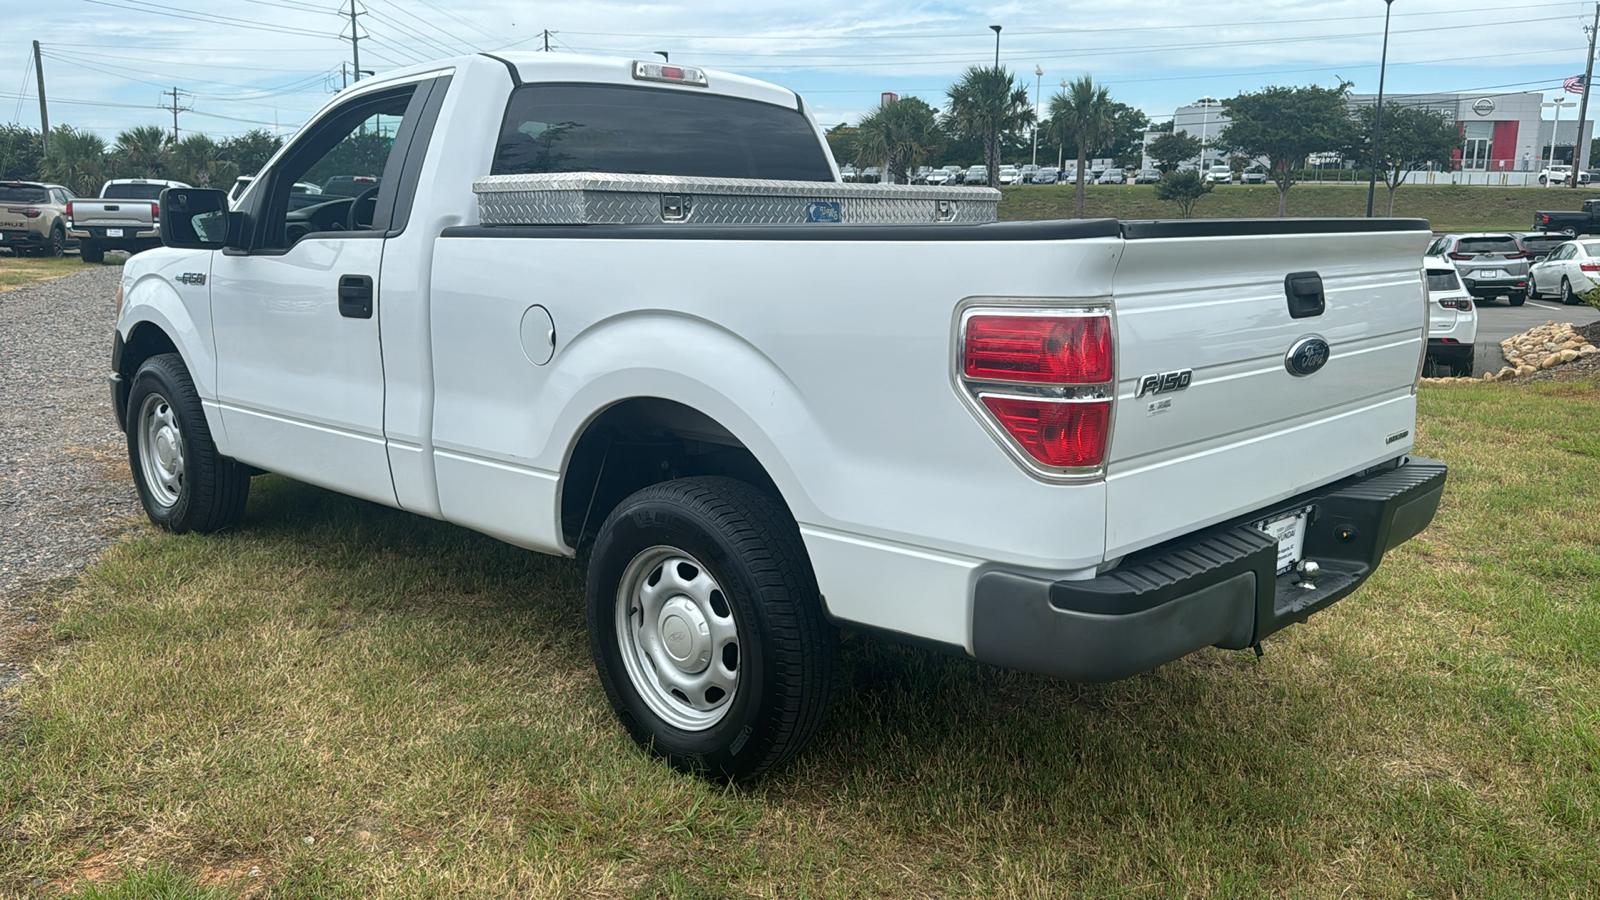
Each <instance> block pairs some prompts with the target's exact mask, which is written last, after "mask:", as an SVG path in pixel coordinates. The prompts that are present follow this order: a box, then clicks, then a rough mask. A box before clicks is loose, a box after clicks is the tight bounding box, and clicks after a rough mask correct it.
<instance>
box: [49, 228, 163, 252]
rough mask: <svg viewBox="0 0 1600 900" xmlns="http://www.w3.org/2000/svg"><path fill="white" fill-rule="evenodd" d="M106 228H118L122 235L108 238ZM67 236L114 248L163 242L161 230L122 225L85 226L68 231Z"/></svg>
mask: <svg viewBox="0 0 1600 900" xmlns="http://www.w3.org/2000/svg"><path fill="white" fill-rule="evenodd" d="M106 227H114V228H117V229H119V230H120V231H121V232H122V234H121V235H120V236H118V237H108V236H107V235H106ZM67 234H69V235H71V236H72V237H75V238H77V239H78V240H80V241H94V242H95V243H97V244H105V245H107V246H112V247H115V246H124V245H125V246H130V247H131V246H133V245H134V244H150V243H159V242H160V241H161V230H160V229H159V228H155V227H153V226H152V227H144V226H135V225H121V226H104V227H102V226H100V225H85V226H75V227H72V228H69V229H67Z"/></svg>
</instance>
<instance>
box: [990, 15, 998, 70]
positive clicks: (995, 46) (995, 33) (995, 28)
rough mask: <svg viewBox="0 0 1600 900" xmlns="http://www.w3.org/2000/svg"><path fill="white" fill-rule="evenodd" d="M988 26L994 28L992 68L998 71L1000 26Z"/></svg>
mask: <svg viewBox="0 0 1600 900" xmlns="http://www.w3.org/2000/svg"><path fill="white" fill-rule="evenodd" d="M989 27H990V28H993V29H994V68H995V71H996V72H998V71H1000V26H999V25H990V26H989Z"/></svg>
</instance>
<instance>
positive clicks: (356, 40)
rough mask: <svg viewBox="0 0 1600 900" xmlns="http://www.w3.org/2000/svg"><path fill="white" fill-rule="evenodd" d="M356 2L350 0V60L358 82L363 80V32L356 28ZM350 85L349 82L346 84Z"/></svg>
mask: <svg viewBox="0 0 1600 900" xmlns="http://www.w3.org/2000/svg"><path fill="white" fill-rule="evenodd" d="M357 15H358V13H357V12H356V0H350V58H351V60H352V61H353V66H354V68H355V70H356V81H360V80H361V32H360V30H359V29H357V28H356V16H357ZM346 83H347V84H348V82H346Z"/></svg>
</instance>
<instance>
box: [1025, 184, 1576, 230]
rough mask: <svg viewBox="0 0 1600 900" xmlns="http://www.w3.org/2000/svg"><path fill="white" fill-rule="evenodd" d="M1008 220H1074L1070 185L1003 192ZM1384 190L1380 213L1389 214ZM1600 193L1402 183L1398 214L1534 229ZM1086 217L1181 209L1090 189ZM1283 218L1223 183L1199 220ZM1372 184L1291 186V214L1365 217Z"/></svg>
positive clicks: (1146, 195)
mask: <svg viewBox="0 0 1600 900" xmlns="http://www.w3.org/2000/svg"><path fill="white" fill-rule="evenodd" d="M1001 190H1002V192H1003V194H1002V199H1001V201H1000V218H1002V219H1064V218H1071V217H1072V197H1073V190H1074V188H1073V187H1072V186H1071V185H1059V184H1057V185H1027V186H1025V187H1007V188H1002V189H1001ZM1384 195H1385V192H1384V189H1383V187H1382V185H1380V186H1379V187H1378V196H1377V201H1376V211H1377V213H1378V214H1379V215H1383V214H1384V213H1385V212H1387V210H1388V203H1387V200H1386V199H1385V196H1384ZM1593 197H1600V191H1591V190H1585V189H1583V188H1578V189H1577V190H1576V191H1574V190H1571V189H1568V190H1560V189H1557V188H1502V187H1472V186H1466V185H1422V184H1413V185H1403V186H1402V187H1401V188H1400V190H1399V191H1397V192H1396V193H1395V204H1394V214H1395V215H1396V216H1403V217H1416V218H1423V219H1427V220H1428V221H1429V222H1431V223H1432V224H1433V230H1434V231H1441V232H1442V231H1495V230H1511V231H1527V230H1528V229H1529V228H1531V227H1532V225H1533V213H1534V210H1538V209H1577V208H1578V207H1579V206H1581V205H1582V202H1583V201H1584V200H1587V199H1590V198H1593ZM1084 214H1085V215H1086V216H1089V217H1091V218H1094V217H1108V218H1113V219H1175V218H1177V217H1178V205H1177V204H1176V203H1170V202H1168V201H1165V200H1157V199H1156V189H1155V187H1154V186H1152V185H1090V186H1086V187H1085V196H1084ZM1277 214H1278V189H1277V188H1276V187H1273V186H1272V185H1253V184H1252V185H1242V184H1233V185H1218V186H1217V187H1216V188H1215V189H1214V190H1212V192H1211V193H1209V194H1207V195H1206V196H1204V197H1201V198H1200V200H1199V202H1197V203H1196V204H1195V206H1194V215H1195V218H1202V219H1248V218H1271V217H1274V216H1276V215H1277ZM1366 214H1367V189H1366V185H1365V184H1361V185H1359V186H1357V185H1351V184H1342V185H1340V184H1297V185H1295V186H1294V187H1292V188H1290V189H1289V215H1291V216H1340V217H1344V216H1364V215H1366Z"/></svg>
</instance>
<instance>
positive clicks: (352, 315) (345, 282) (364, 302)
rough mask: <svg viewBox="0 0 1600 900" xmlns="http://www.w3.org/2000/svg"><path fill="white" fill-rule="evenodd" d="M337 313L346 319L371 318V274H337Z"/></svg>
mask: <svg viewBox="0 0 1600 900" xmlns="http://www.w3.org/2000/svg"><path fill="white" fill-rule="evenodd" d="M339 315H341V316H344V317H345V318H346V319H370V318H372V276H371V275H340V276H339Z"/></svg>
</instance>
